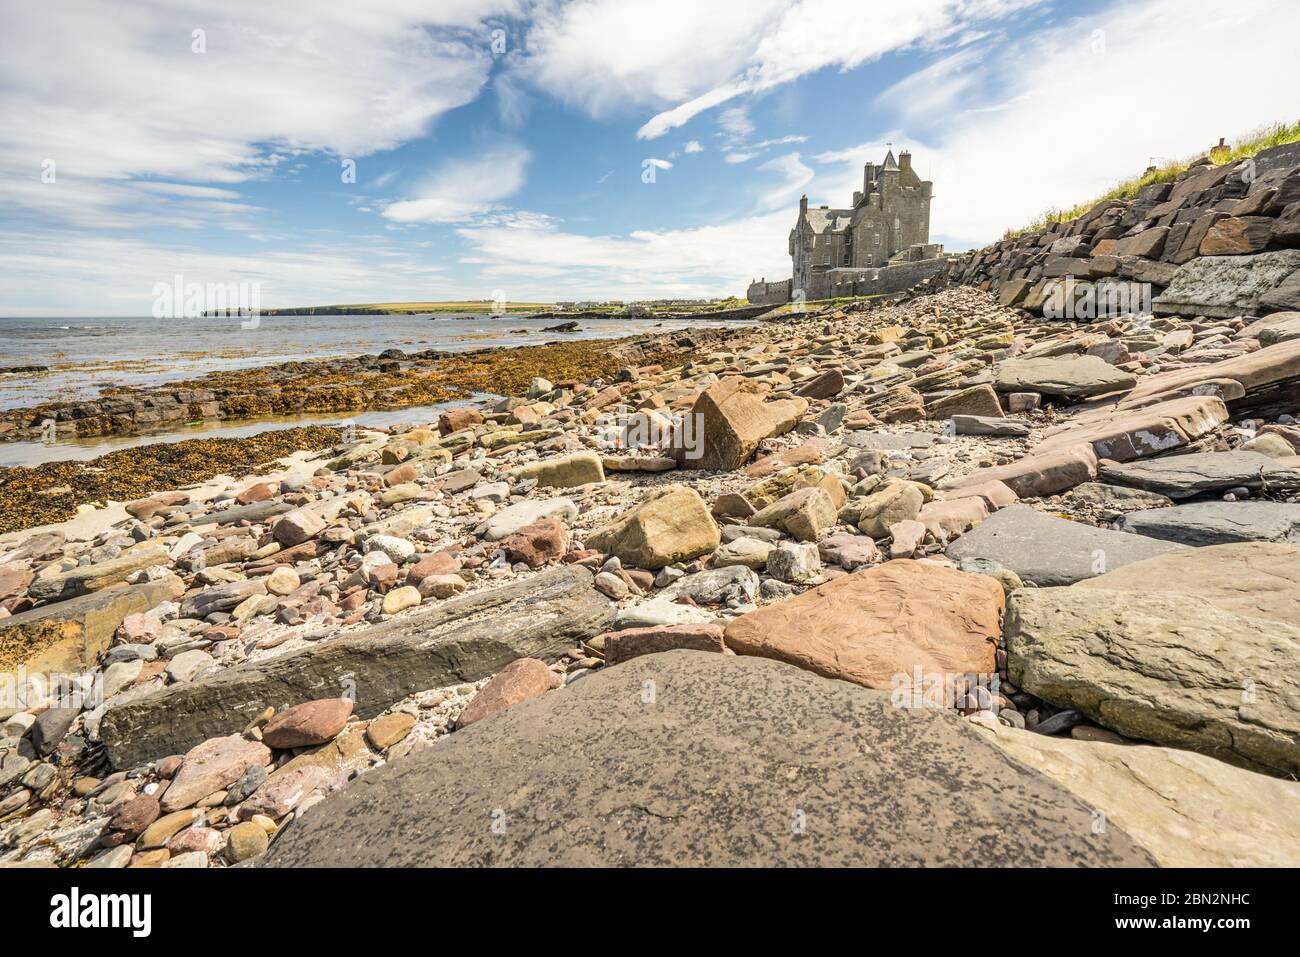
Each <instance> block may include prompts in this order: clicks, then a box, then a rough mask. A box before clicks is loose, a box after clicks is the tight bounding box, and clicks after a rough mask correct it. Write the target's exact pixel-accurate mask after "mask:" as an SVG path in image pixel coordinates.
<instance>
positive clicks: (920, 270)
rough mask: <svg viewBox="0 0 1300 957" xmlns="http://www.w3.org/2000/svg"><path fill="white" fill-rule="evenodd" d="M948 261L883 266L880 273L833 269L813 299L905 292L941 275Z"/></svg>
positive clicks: (879, 270)
mask: <svg viewBox="0 0 1300 957" xmlns="http://www.w3.org/2000/svg"><path fill="white" fill-rule="evenodd" d="M947 266H948V260H947V259H923V260H920V261H918V262H905V263H898V264H896V265H892V266H881V267H880V268H879V269H831V270H828V271H827V272H826V273H824V274H823V276H824V277H825V279H826V280H827V281H826V284H825V286H824V287H820V286H819V287H818V289H817V290H816V291H818V292H820V293H821V295H817V296H812V295H810V296H809V298H810V299H838V298H841V297H845V296H873V295H881V294H883V293H893V292H902V291H903V290H905V289H910V288H911V287H913V286H915V285H916V284H917V283H919V282H922V281H923V280H926V279H929V278H930V277H931V276H935V275H938V274H939V273H942V272H943V271H944V270H945V269H946V268H947Z"/></svg>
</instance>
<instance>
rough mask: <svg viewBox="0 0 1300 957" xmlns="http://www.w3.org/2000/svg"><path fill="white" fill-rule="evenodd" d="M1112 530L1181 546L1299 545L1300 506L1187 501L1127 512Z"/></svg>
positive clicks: (1273, 503)
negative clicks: (1245, 543) (1166, 506)
mask: <svg viewBox="0 0 1300 957" xmlns="http://www.w3.org/2000/svg"><path fill="white" fill-rule="evenodd" d="M1115 527H1116V528H1119V529H1123V530H1124V531H1126V532H1133V533H1135V534H1137V535H1145V536H1148V537H1150V538H1158V539H1161V540H1163V541H1168V542H1178V543H1179V544H1182V545H1192V546H1197V545H1223V544H1225V543H1227V542H1300V505H1291V504H1288V503H1286V502H1191V503H1189V504H1186V505H1175V506H1174V507H1173V508H1152V509H1142V510H1141V511H1138V512H1129V513H1128V514H1127V515H1125V516H1123V517H1122V518H1121V519H1120V520H1119V521H1118V522H1116V524H1115Z"/></svg>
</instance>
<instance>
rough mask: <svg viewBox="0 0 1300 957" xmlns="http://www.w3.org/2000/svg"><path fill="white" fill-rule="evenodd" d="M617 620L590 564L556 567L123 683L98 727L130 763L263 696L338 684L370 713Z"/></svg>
mask: <svg viewBox="0 0 1300 957" xmlns="http://www.w3.org/2000/svg"><path fill="white" fill-rule="evenodd" d="M612 620H613V606H612V605H611V604H610V602H609V600H608V599H607V598H605V596H603V595H601V594H600V593H599V592H597V591H596V589H595V588H594V587H593V586H592V575H591V572H589V571H588V570H587V569H585V568H579V567H575V566H567V567H564V568H556V569H552V570H550V571H547V572H543V573H542V574H540V575H537V576H534V577H531V578H528V579H527V580H524V581H519V582H515V583H513V584H510V585H504V586H502V587H500V588H494V589H491V590H489V591H483V592H478V593H476V594H473V595H465V596H463V597H460V598H453V599H450V600H448V601H444V602H440V603H438V604H436V605H431V606H429V607H428V608H427V609H421V610H420V611H418V612H415V613H413V614H410V615H403V616H400V617H398V618H394V619H392V620H391V621H387V622H384V623H382V624H379V625H375V626H374V627H371V628H367V629H364V630H362V631H357V632H354V633H351V634H345V635H342V636H340V637H338V638H333V639H331V640H329V641H324V642H321V643H320V644H317V645H313V646H312V647H311V648H308V649H306V650H304V651H299V652H295V653H291V654H284V655H280V656H278V657H274V658H269V659H266V660H265V661H255V662H249V663H248V664H244V665H239V666H237V667H235V668H230V669H227V670H226V671H223V672H220V673H218V674H214V675H211V676H209V677H204V678H201V679H199V680H197V681H191V682H187V683H185V684H180V685H172V686H170V687H168V688H165V689H163V690H162V691H156V692H151V693H145V694H142V695H139V696H132V693H131V692H126V693H124V694H123V695H122V696H121V697H122V698H123V699H125V700H119V699H117V698H115V699H114V702H116V703H114V704H113V705H112V706H111V707H109V708H108V710H107V711H105V712H104V717H103V720H102V722H101V723H100V737H101V738H102V739H103V742H104V747H105V750H106V751H107V752H108V757H109V760H110V761H111V762H112V763H113V766H114V767H118V768H130V767H134V766H136V765H138V764H143V763H144V762H146V761H149V760H152V759H155V758H158V757H160V756H162V755H165V754H180V753H184V752H186V751H188V750H189V749H190V748H192V747H193V746H194V745H196V744H199V743H200V742H203V741H206V740H207V739H208V738H212V737H216V736H218V735H224V734H233V733H238V732H239V731H240V730H241V729H242V728H243V727H244V726H245V725H246V724H248V722H249V721H251V720H252V719H253V718H254V717H255V716H256V715H258V714H259V713H261V712H262V711H263V710H264V709H266V708H267V707H272V706H273V707H276V708H280V707H283V706H285V705H295V704H301V703H303V702H305V701H314V700H316V699H318V698H321V697H326V696H336V697H337V696H340V695H343V696H350V697H352V698H353V700H354V701H355V703H356V706H355V709H354V711H355V713H356V714H357V715H358V716H359V717H362V718H371V717H374V716H375V715H377V714H379V713H380V712H381V711H383V710H384V709H385V708H387V707H388V706H389V705H391V704H392V703H393V702H394V701H399V700H401V699H402V698H405V697H406V696H407V695H409V694H413V693H414V692H416V691H422V690H424V689H427V688H439V687H444V686H446V685H450V684H455V683H457V682H461V681H477V680H479V679H480V678H485V677H487V676H488V675H492V674H495V673H496V672H498V671H500V670H501V669H502V668H504V667H505V666H506V665H508V664H510V662H512V661H514V660H515V659H516V658H527V657H532V658H543V659H548V658H557V657H559V656H560V655H561V654H562V653H563V652H564V651H566V650H568V649H569V648H572V647H573V646H574V645H575V644H577V643H578V642H579V641H582V640H585V639H587V638H591V637H593V636H595V635H598V634H600V633H601V632H602V631H605V630H606V629H607V626H608V625H609V623H610V622H611V621H612Z"/></svg>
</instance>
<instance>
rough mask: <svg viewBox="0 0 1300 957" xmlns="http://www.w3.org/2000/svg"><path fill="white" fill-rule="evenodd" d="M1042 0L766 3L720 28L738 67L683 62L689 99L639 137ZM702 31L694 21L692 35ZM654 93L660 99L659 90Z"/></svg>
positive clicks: (704, 60)
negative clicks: (755, 13)
mask: <svg viewBox="0 0 1300 957" xmlns="http://www.w3.org/2000/svg"><path fill="white" fill-rule="evenodd" d="M622 2H626V0H606V3H605V4H603V5H604V6H611V7H612V6H615V5H617V4H619V3H622ZM1039 2H1042V0H909V2H908V3H896V4H888V5H883V6H874V7H870V8H864V7H863V5H862V3H861V0H797V2H795V3H791V4H786V5H785V8H784V9H782V10H780V11H775V10H774V9H773V8H769V7H766V6H764V7H763V10H762V13H763V15H762V16H761V17H755V18H754V19H753V20H749V21H740V20H736V21H732V22H729V23H727V24H726V25H725V26H724V27H723V32H722V33H721V35H720V38H721V39H722V41H723V44H724V45H725V48H726V49H727V50H728V51H729V56H728V57H727V58H726V61H725V62H730V63H734V64H735V68H734V69H733V70H732V71H731V72H730V73H724V75H723V76H722V78H720V79H716V80H715V79H713V77H714V76H716V75H717V73H718V72H719V70H720V69H721V67H722V66H723V63H724V60H723V58H721V57H711V56H709V55H707V54H705V55H704V56H702V57H701V58H700V59H699V60H688V61H687V65H692V66H695V67H696V69H695V71H694V73H693V75H691V76H690V77H683V76H682V75H681V73H680V70H681V69H682V66H683V65H678V66H677V67H676V68H675V70H676V72H675V74H674V75H675V76H676V77H677V81H678V85H680V86H682V87H683V89H684V92H683V94H682V96H681V97H678V98H677V99H679V100H684V102H678V104H677V105H676V106H673V107H671V108H669V109H666V110H663V111H661V112H659V113H657V114H655V115H654V116H652V117H651V118H650V119H649V120H647V121H646V123H645V124H644V125H643V126H642V127H641V129H640V130H639V131H638V132H637V136H638V138H641V139H654V138H655V137H658V136H662V135H663V134H664V133H666V132H668V131H669V130H671V129H674V128H676V127H679V126H682V125H683V124H685V123H687V122H689V121H690V120H691V119H693V118H694V117H695V116H697V115H699V114H700V113H703V112H704V111H706V110H709V109H712V108H714V107H716V106H718V105H720V104H722V103H725V102H727V101H729V100H732V99H735V98H736V97H737V96H741V95H743V94H746V93H761V92H763V91H765V90H770V89H773V88H775V87H777V86H780V85H782V84H784V83H789V82H791V81H792V80H796V79H798V78H799V77H801V76H805V75H807V74H809V73H814V72H816V71H818V70H821V69H824V68H826V67H831V66H834V67H838V68H840V69H842V70H850V69H853V68H855V67H857V66H860V65H861V64H863V63H866V62H868V61H870V60H874V59H877V58H879V57H881V56H883V55H884V54H886V53H890V52H892V51H895V50H901V49H905V48H907V47H911V46H914V45H916V44H920V43H936V42H938V41H940V40H943V39H945V38H950V37H954V36H958V37H960V36H962V35H964V34H967V33H969V32H970V29H971V27H972V25H974V24H977V23H985V22H989V21H995V20H998V19H1000V18H1003V17H1005V16H1007V15H1008V14H1010V13H1013V12H1015V11H1017V10H1021V9H1023V8H1025V7H1028V6H1033V5H1035V4H1037V3H1039ZM595 5H602V4H595ZM709 6H710V5H707V4H701V5H699V6H698V7H695V6H692V7H691V8H690V9H689V10H687V11H685V14H686V16H687V17H693V18H698V17H699V16H701V14H700V13H698V12H697V11H698V9H699V8H704V9H708V8H709ZM655 7H656V8H657V7H658V4H656V5H655ZM774 13H775V14H776V15H775V16H774V15H773V14H774ZM702 28H703V25H702V24H696V25H695V26H693V27H692V32H696V31H699V30H701V29H702ZM702 35H708V36H709V37H710V38H711V39H714V38H718V37H719V35H718V34H713V33H707V34H702ZM570 67H571V69H573V70H574V72H575V73H577V72H579V71H578V69H577V67H575V66H573V65H570ZM668 68H669V69H674V67H671V66H670V67H668ZM635 92H638V91H632V93H630V94H629V95H628V99H629V101H630V102H634V103H651V102H654V99H655V98H654V97H651V96H646V95H644V92H649V91H641V92H643V95H641V96H639V97H638V96H635V95H634V94H635ZM653 92H656V93H660V94H662V88H661V87H656V88H654V91H653ZM670 99H673V98H671V97H670Z"/></svg>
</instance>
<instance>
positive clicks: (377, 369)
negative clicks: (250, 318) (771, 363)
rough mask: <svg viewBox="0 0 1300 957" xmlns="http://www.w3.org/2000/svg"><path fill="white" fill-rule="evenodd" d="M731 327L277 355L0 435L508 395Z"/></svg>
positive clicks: (99, 431) (31, 413)
mask: <svg viewBox="0 0 1300 957" xmlns="http://www.w3.org/2000/svg"><path fill="white" fill-rule="evenodd" d="M730 334H731V330H722V329H716V328H710V329H698V330H691V331H690V332H675V333H649V334H645V335H637V336H628V337H625V338H622V339H614V340H585V339H584V340H574V341H569V342H562V341H561V342H553V343H547V344H544V345H538V346H517V347H505V346H492V347H486V348H482V349H474V350H469V351H465V352H448V351H445V350H438V349H427V350H423V351H420V352H403V351H402V350H400V349H389V350H387V351H385V352H383V353H380V354H379V355H373V356H355V357H351V358H341V359H319V360H310V361H294V362H283V363H278V364H274V365H269V366H259V367H256V368H251V369H240V370H236V371H231V372H214V373H210V374H208V375H206V376H203V377H200V378H198V379H191V380H179V381H176V382H169V383H166V384H164V385H160V386H153V387H145V388H139V387H131V388H118V389H107V390H105V391H104V392H103V393H102V394H101V395H100V396H99V398H97V399H94V400H87V401H73V402H62V401H55V402H46V403H42V404H40V405H36V406H32V407H30V408H21V409H8V410H4V411H0V441H34V440H41V439H43V438H46V429H47V426H46V423H47V422H49V421H51V420H52V421H53V422H54V439H55V441H56V442H57V440H58V439H60V438H63V437H69V436H77V437H88V436H110V435H136V434H141V433H148V432H153V431H158V430H160V429H166V428H174V427H177V426H180V425H185V424H190V423H217V422H237V421H245V420H254V419H259V418H266V417H270V416H286V415H301V414H308V413H334V412H340V413H346V412H359V411H363V410H374V409H401V408H406V407H408V406H417V405H435V404H438V403H442V402H447V401H450V400H453V399H467V398H469V397H471V396H473V395H475V394H479V393H493V394H504V395H511V394H515V393H517V392H519V391H521V390H524V389H527V387H528V383H529V382H530V381H531V380H532V379H533V378H535V377H537V376H539V375H542V374H544V373H545V374H549V375H552V376H556V377H560V378H564V377H572V378H595V377H601V376H604V377H608V376H612V375H613V374H614V373H616V372H617V371H618V370H619V369H620V368H621V367H623V366H625V365H628V364H637V363H641V364H654V363H659V362H678V363H680V362H683V361H685V360H686V359H687V358H689V356H690V354H691V352H692V351H693V350H694V349H695V348H697V347H699V346H702V345H707V344H709V343H713V342H717V341H719V340H720V339H721V338H722V337H723V336H724V335H730Z"/></svg>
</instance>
